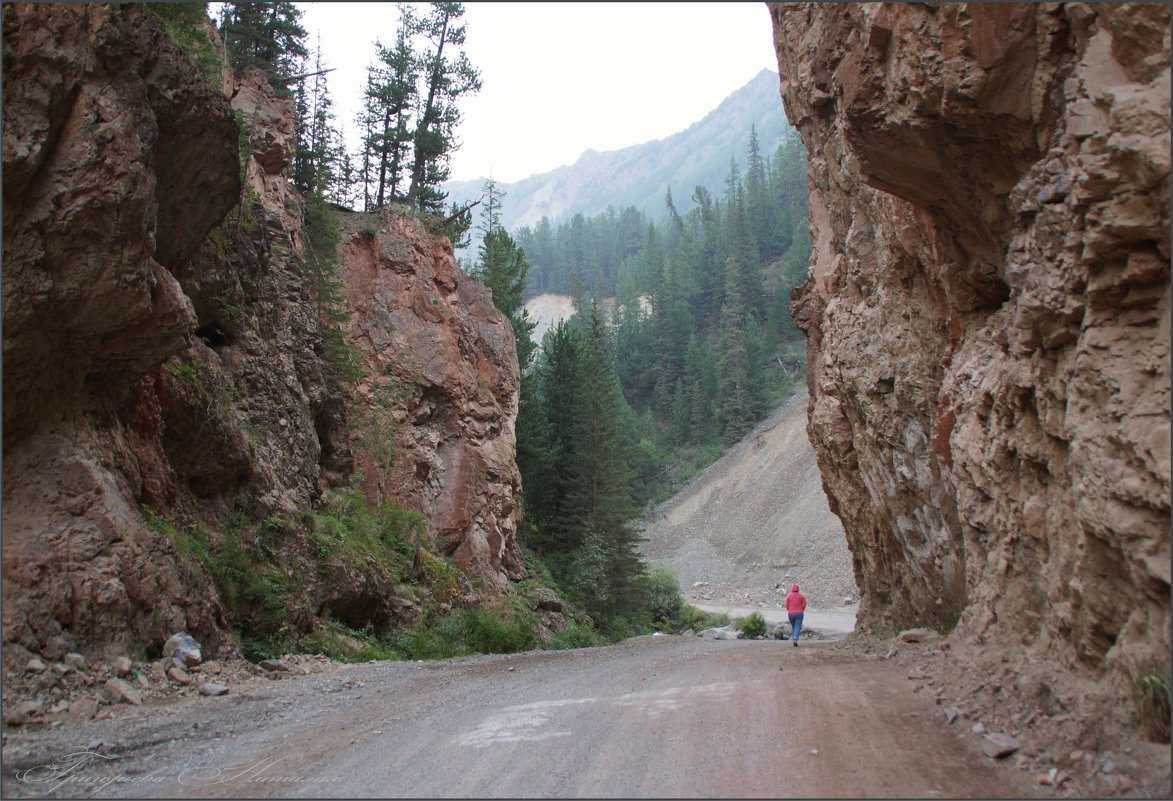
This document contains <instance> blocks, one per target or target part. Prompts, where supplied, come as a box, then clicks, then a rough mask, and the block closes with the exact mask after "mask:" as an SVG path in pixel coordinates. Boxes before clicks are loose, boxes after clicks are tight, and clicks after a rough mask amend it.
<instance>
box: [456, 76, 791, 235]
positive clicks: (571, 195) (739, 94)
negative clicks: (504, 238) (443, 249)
mask: <svg viewBox="0 0 1173 801" xmlns="http://www.w3.org/2000/svg"><path fill="white" fill-rule="evenodd" d="M751 128H754V129H756V130H757V134H758V139H759V143H760V151H761V153H762V154H763V155H769V154H772V153H773V152H774V150H775V149H776V148H777V147H778V145H780V144H781V143H782V142H783V141H785V139H786V138H787V137H791V136H795V134H794V131H793V129H792V128H791V127H790V125H789V124H788V122H787V121H786V115H785V113H784V111H783V108H782V102H781V100H780V97H779V93H778V74H777V73H776V72H773V71H772V70H769V69H763V70H762V71H761V72H759V73H758V74H757V75H756V76H754V77H753V78H752V79H751V80H750V81H749V82H748V83H746V84H745V85H744V86H742V87H741V88H740V89H738V90H736V91H735V92H733V93H732V94H730V95H729V96H728V97H726V98H725V99H724V100H723V101H721V103H720V105H718V106H717V108H715V109H714V110H712V111H710V112H709V113H708V114H706V115H705V116H704V117H702V118H701V119H700V120H698V121H697V122H695V123H693V124H692V125H690V126H689V127H688V128H686V129H684V130H683V131H679V132H677V133H675V134H671V135H669V136H666V137H663V138H661V139H653V140H651V141H648V142H643V143H640V144H636V145H631V146H629V147H625V148H619V149H617V150H607V151H598V150H595V149H593V148H588V149H587V150H584V151H583V152H582V154H580V155H579V157H578V158H577V159H576V160H575V161H574V163H573V164H568V165H563V166H561V167H557V168H555V169H553V170H550V171H548V172H544V173H539V174H537V175H531V176H529V177H528V178H523V179H521V180H520V181H513V182H508V183H507V182H501V183H499V184H498V186H500V188H501V189H502V190H504V192H505V198H504V201H503V203H502V212H501V221H502V224H503V225H504V226H505V228H506V229H508V230H516V229H517V228H519V227H522V226H527V225H529V226H532V225H534V224H536V223H537V222H538V221H539V220H541V218H542V217H543V216H545V217H548V218H549V219H550V222H551V223H557V222H559V221H561V220H565V219H569V218H570V217H572V216H573V215H574V214H577V213H582V214H585V215H588V216H589V215H592V214H598V213H601V212H604V211H606V209H607V207H608V206H611V207H614V208H617V209H618V208H625V207H627V206H634V207H635V208H637V209H638V210H639V211H641V212H643V213H645V214H647V215H649V216H652V217H659V216H660V215H661V214H662V212H663V210H664V208H665V207H664V196H665V190H666V189H667V188H671V190H672V196H673V199H674V202H675V204H676V206H677V208H678V209H679V210H680V211H681V212H683V211H686V210H687V209H689V208H691V207H692V205H694V204H693V203H692V200H691V196H692V192H693V190H694V189H695V188H696V186H698V185H700V186H705V187H706V188H708V189H710V190H715V189H716V188H717V186H719V185H721V184H722V183H723V182H724V180H725V177H726V176H727V175H728V174H729V165H730V160H731V159H736V160H737V162H738V165H739V169H744V165H745V153H746V149H747V147H748V144H749V135H750V130H751ZM484 182H485V179H484V178H478V179H475V180H470V181H449V182H448V183H446V184H444V189H445V190H446V191H447V192H448V198H449V200H450V201H452V202H455V203H456V204H457V205H465V204H467V203H470V202H472V201H473V200H475V199H476V198H477V197H479V196H480V195H481V193H482V191H483V187H484Z"/></svg>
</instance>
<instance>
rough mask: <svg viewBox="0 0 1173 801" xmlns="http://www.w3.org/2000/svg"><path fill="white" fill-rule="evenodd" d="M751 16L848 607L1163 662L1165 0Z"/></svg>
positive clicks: (875, 6) (835, 9) (1089, 653)
mask: <svg viewBox="0 0 1173 801" xmlns="http://www.w3.org/2000/svg"><path fill="white" fill-rule="evenodd" d="M770 8H771V14H772V18H773V24H774V34H775V42H776V49H777V53H778V61H779V72H780V79H781V93H782V96H783V99H784V102H785V106H786V110H787V114H788V116H789V117H790V119H791V121H792V123H793V124H794V125H795V126H796V127H797V129H798V131H799V132H800V134H801V136H802V138H803V141H804V143H805V144H806V147H807V149H808V153H809V158H810V161H809V183H810V190H811V202H810V205H811V239H812V242H813V254H812V257H811V266H810V276H809V278H808V280H807V282H806V283H805V284H804V285H803V286H802V287H801V288H800V289H799V290H796V292H795V295H794V299H793V312H794V315H795V318H796V320H797V321H798V322H799V324H800V326H801V328H802V329H803V331H804V332H805V334H806V336H807V340H808V365H807V372H808V382H809V386H810V391H811V400H810V404H809V434H810V437H811V440H812V442H813V444H814V446H815V450H816V453H817V455H818V460H819V466H820V470H821V472H822V475H823V483H824V488H825V489H826V491H827V494H828V496H829V498H830V501H831V504H832V508H833V509H834V510H835V511H836V513H837V514H838V515H839V516H840V518H841V519H842V520H843V523H844V528H845V530H846V532H847V536H848V540H849V545H850V548H851V551H852V554H853V560H854V564H855V572H856V578H857V581H858V584H859V586H860V589H861V591H862V601H861V608H860V614H859V624H860V626H861V627H863V628H865V629H872V630H877V631H884V630H887V631H891V630H893V629H897V628H900V627H906V626H910V625H914V624H931V625H933V626H935V627H938V628H940V629H949V628H951V627H953V626H954V625H956V635H955V637H954V640H955V641H956V642H957V643H958V644H959V645H962V646H963V645H965V644H967V643H968V644H971V645H977V646H980V645H982V644H995V645H1003V646H1007V647H1011V648H1014V649H1015V650H1017V651H1018V653H1019V654H1020V655H1021V658H1026V659H1036V660H1040V659H1041V660H1051V661H1052V662H1054V663H1057V664H1059V665H1061V666H1063V667H1064V668H1067V669H1075V670H1077V671H1084V672H1090V673H1092V674H1097V675H1106V674H1105V671H1107V672H1108V673H1115V672H1116V671H1123V672H1125V673H1130V674H1133V675H1135V673H1137V672H1140V671H1142V670H1145V669H1146V668H1148V669H1154V668H1155V669H1156V670H1158V671H1166V672H1167V670H1168V654H1169V635H1170V584H1169V582H1170V537H1169V526H1170V517H1169V495H1170V449H1169V437H1170V426H1169V382H1170V378H1169V336H1170V328H1169V259H1170V251H1169V224H1170V220H1169V193H1170V186H1169V145H1170V139H1169V93H1170V83H1169V11H1168V8H1167V7H1166V6H1164V5H1158V4H1130V5H1126V6H1125V5H1108V4H1083V3H1076V4H1038V5H1036V4H990V5H985V4H947V5H946V4H942V5H934V4H922V3H910V4H880V3H864V4H797V3H778V4H770Z"/></svg>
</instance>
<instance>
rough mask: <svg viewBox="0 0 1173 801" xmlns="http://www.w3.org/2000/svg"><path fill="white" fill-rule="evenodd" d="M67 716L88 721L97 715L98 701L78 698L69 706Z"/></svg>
mask: <svg viewBox="0 0 1173 801" xmlns="http://www.w3.org/2000/svg"><path fill="white" fill-rule="evenodd" d="M69 714H70V715H73V716H74V717H77V718H81V719H82V720H89V719H90V718H92V717H93V716H94V715H96V714H98V699H96V698H79V699H77V700H76V701H74V702H73V703H72V704H70V705H69Z"/></svg>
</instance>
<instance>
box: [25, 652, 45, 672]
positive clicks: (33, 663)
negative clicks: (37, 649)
mask: <svg viewBox="0 0 1173 801" xmlns="http://www.w3.org/2000/svg"><path fill="white" fill-rule="evenodd" d="M45 667H46V666H45V663H44V662H42V661H41V660H40V659H37V658H36V657H35V656H34V657H33V658H32V659H30V660H29V661H28V664H27V665H25V666H24V669H25V671H26V672H28V673H43V672H44V671H45Z"/></svg>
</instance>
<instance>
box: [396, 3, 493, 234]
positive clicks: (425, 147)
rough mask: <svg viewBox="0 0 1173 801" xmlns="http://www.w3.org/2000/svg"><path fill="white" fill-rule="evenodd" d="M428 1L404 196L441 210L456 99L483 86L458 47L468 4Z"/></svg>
mask: <svg viewBox="0 0 1173 801" xmlns="http://www.w3.org/2000/svg"><path fill="white" fill-rule="evenodd" d="M430 6H431V9H430V10H429V12H428V14H427V16H425V17H423V18H422V19H421V20H420V32H421V33H422V35H423V36H424V38H425V39H426V40H427V42H428V47H427V49H426V52H425V53H423V54H422V55H421V61H422V63H423V64H424V66H425V73H424V85H425V87H426V91H421V92H420V93H419V97H420V102H419V105H418V109H417V114H416V126H415V131H414V135H413V138H412V143H413V145H414V148H415V150H414V155H413V159H412V165H411V183H410V185H409V186H408V190H407V198H406V199H407V203H408V205H410V206H413V207H415V208H418V209H420V210H421V211H429V212H439V211H441V210H443V208H444V199H445V197H446V193H445V192H443V191H442V190H441V189H440V185H441V184H442V183H444V181H446V180H448V161H449V159H450V158H451V154H452V151H453V150H454V149H455V148H456V146H457V143H456V126H457V125H458V124H459V123H460V120H461V112H460V109H459V107H458V106H457V102H458V101H459V100H460V99H461V98H462V97H464V96H466V95H469V94H473V93H475V92H478V91H480V89H481V76H480V72H478V71H477V69H476V68H475V67H473V66H472V63H471V62H470V61H469V60H468V56H467V54H465V53H464V52H463V51H459V50H457V48H459V47H460V46H462V45H463V44H464V40H465V26H464V24H462V23H461V22H460V18H461V17H463V16H464V5H463V4H462V3H440V2H434V3H431V4H430ZM446 51H447V52H446ZM453 51H456V52H455V55H453Z"/></svg>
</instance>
